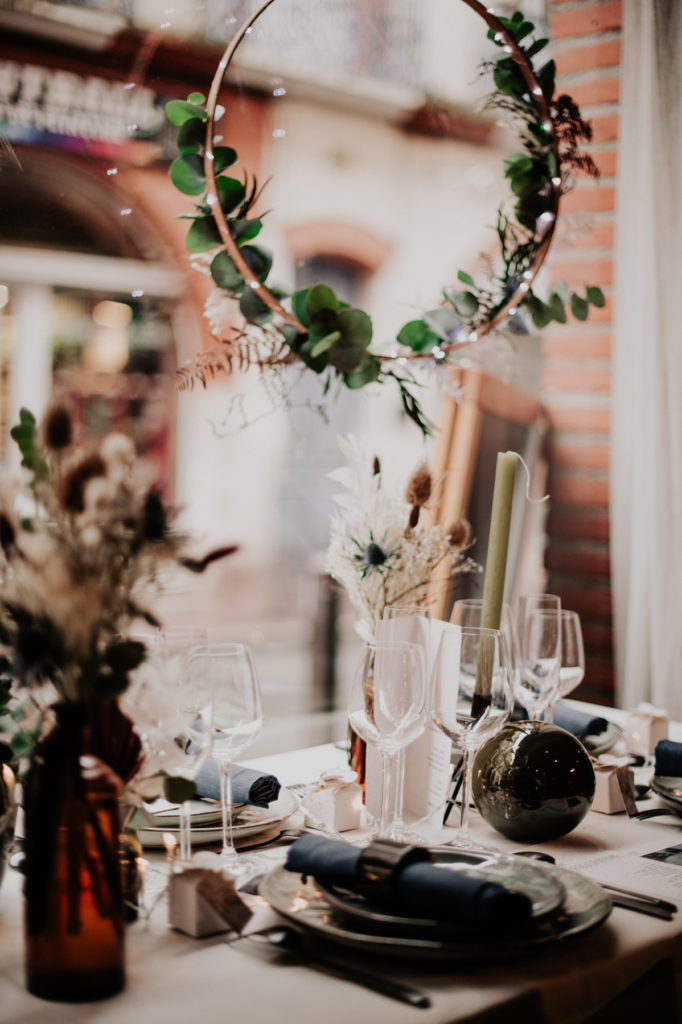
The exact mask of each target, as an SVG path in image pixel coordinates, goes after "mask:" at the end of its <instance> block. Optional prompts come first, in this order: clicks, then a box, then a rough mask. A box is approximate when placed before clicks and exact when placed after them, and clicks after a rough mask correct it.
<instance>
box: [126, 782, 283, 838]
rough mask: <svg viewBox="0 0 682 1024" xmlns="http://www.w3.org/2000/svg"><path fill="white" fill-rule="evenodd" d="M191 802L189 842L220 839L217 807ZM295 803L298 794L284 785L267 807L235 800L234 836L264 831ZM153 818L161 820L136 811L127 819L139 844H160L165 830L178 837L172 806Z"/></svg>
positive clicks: (240, 836) (281, 819)
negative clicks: (148, 818) (190, 840)
mask: <svg viewBox="0 0 682 1024" xmlns="http://www.w3.org/2000/svg"><path fill="white" fill-rule="evenodd" d="M192 803H193V805H194V806H196V807H197V808H198V810H197V811H196V812H195V811H194V810H193V813H192V845H193V846H199V845H208V844H209V843H219V842H221V841H222V838H223V828H222V821H221V816H220V808H219V807H217V808H216V807H215V806H211V807H209V808H207V807H206V804H205V803H202V802H201V801H192ZM298 807H299V801H298V798H297V797H296V796H295V795H294V794H293V793H292V792H291V791H290V790H288V789H285V788H284V787H283V788H282V789H281V790H280V792H279V796H278V798H277V799H276V800H273V801H272V803H271V804H270V805H269V806H268V807H254V806H253V804H239V805H237V806H235V808H234V810H235V812H236V813H235V817H234V820H233V824H232V833H233V835H234V837H235V839H242V838H243V837H245V836H252V835H258V833H259V832H265V831H266V830H267V829H270V828H272V827H273V826H274V825H278V824H280V822H283V821H286V819H287V818H289V817H291V815H292V814H293V813H294V811H296V810H297V809H298ZM166 818H167V820H166ZM153 820H154V821H160V820H161V823H160V824H158V825H156V824H154V825H152V824H148V823H147V822H146V821H145V819H144V817H143V815H142V813H141V812H140V811H137V812H136V814H135V816H134V818H133V820H132V822H131V826H130V827H131V828H133V829H136V830H137V838H138V839H139V840H140V842H141V843H142V845H143V846H147V847H158V846H163V845H164V841H163V837H164V834H165V833H169V834H170V835H172V836H174V837H175V839H179V835H180V833H179V827H178V815H177V809H175V808H174V809H173V811H171V810H170V809H169V810H168V811H166V812H161V814H156V815H154V817H153Z"/></svg>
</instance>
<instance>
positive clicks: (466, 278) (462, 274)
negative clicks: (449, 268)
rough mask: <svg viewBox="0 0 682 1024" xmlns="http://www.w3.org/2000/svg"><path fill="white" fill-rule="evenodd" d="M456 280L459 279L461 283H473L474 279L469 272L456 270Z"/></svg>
mask: <svg viewBox="0 0 682 1024" xmlns="http://www.w3.org/2000/svg"><path fill="white" fill-rule="evenodd" d="M457 280H458V281H461V282H462V284H469V285H472V286H473V285H474V279H473V277H472V276H471V274H467V272H466V270H458V271H457Z"/></svg>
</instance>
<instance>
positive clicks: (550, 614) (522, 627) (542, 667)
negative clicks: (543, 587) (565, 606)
mask: <svg viewBox="0 0 682 1024" xmlns="http://www.w3.org/2000/svg"><path fill="white" fill-rule="evenodd" d="M560 613H561V599H560V598H559V597H557V595H556V594H522V595H521V597H520V598H519V620H518V636H519V660H520V668H521V671H520V674H519V676H518V678H517V680H516V699H517V700H518V701H519V703H520V704H522V705H523V706H524V707H525V708H526V711H527V712H528V717H529V718H530V720H531V721H539V719H540V718H541V717H542V714H543V712H546V713H548V714H549V716H551V705H552V704H553V701H554V699H555V697H556V691H557V687H558V683H559V665H560V662H561V614H560ZM548 709H549V711H548ZM550 720H551V717H549V718H547V721H550Z"/></svg>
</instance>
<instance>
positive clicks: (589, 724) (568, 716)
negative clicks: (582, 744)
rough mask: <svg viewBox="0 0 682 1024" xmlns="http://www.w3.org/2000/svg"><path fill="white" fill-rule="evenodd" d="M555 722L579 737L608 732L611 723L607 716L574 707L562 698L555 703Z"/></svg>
mask: <svg viewBox="0 0 682 1024" xmlns="http://www.w3.org/2000/svg"><path fill="white" fill-rule="evenodd" d="M554 724H555V725H558V726H559V727H560V728H561V729H565V730H566V732H572V733H573V735H574V736H577V737H578V739H582V738H583V736H600V735H601V734H602V733H603V732H606V730H607V728H608V725H609V723H608V720H607V719H606V718H602V717H601V716H600V715H594V714H591V713H590V712H589V711H581V710H580V709H579V708H572V707H571V706H570V705H569V704H565V703H564V701H562V700H558V701H557V702H556V704H555V705H554Z"/></svg>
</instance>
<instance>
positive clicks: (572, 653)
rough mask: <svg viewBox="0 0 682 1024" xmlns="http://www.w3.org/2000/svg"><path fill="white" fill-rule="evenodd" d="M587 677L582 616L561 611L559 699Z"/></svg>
mask: <svg viewBox="0 0 682 1024" xmlns="http://www.w3.org/2000/svg"><path fill="white" fill-rule="evenodd" d="M584 676H585V648H584V646H583V631H582V628H581V625H580V616H579V615H578V613H577V612H569V611H566V610H565V609H563V608H562V610H561V666H560V668H559V697H567V696H568V694H569V693H572V692H573V690H575V689H576V687H577V686H579V685H580V683H582V681H583V678H584Z"/></svg>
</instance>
